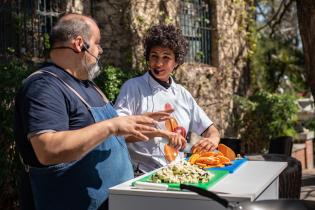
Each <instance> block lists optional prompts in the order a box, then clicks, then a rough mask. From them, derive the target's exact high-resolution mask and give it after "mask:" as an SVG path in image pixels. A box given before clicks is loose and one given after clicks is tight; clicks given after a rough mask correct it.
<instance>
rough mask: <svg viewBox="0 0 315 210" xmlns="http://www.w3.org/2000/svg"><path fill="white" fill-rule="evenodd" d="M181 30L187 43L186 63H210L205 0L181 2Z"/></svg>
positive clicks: (207, 9)
mask: <svg viewBox="0 0 315 210" xmlns="http://www.w3.org/2000/svg"><path fill="white" fill-rule="evenodd" d="M180 24H181V29H182V32H183V34H184V36H185V37H186V39H187V41H188V43H189V50H188V53H187V56H186V58H185V61H186V62H198V63H206V64H210V63H211V60H210V58H211V55H210V52H211V45H210V44H211V42H210V41H211V37H210V35H211V34H210V5H209V2H208V1H206V0H182V1H181V12H180Z"/></svg>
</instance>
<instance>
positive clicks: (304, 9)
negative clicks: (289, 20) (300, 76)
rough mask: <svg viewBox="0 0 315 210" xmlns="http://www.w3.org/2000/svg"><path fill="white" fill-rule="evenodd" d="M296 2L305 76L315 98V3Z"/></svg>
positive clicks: (308, 0) (301, 0) (303, 0)
mask: <svg viewBox="0 0 315 210" xmlns="http://www.w3.org/2000/svg"><path fill="white" fill-rule="evenodd" d="M296 2H297V16H298V21H299V28H300V34H301V38H302V43H303V50H304V58H305V71H306V72H305V73H306V74H305V75H306V79H307V84H308V85H309V87H310V88H311V91H312V95H313V98H315V1H314V0H296Z"/></svg>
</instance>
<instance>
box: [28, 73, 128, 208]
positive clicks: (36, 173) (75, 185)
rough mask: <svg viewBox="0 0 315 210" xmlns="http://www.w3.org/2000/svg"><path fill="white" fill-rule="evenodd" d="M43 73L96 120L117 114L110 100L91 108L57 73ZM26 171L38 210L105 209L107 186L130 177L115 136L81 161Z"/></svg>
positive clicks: (125, 152) (120, 143)
mask: <svg viewBox="0 0 315 210" xmlns="http://www.w3.org/2000/svg"><path fill="white" fill-rule="evenodd" d="M42 72H45V73H49V74H51V75H53V76H54V77H56V78H57V79H59V80H60V81H62V82H63V83H64V84H65V85H66V86H67V87H68V88H70V89H71V91H72V92H73V93H74V94H75V95H77V96H78V97H79V98H80V100H81V101H82V102H83V103H84V104H85V105H86V106H87V108H88V109H89V111H90V112H91V114H92V115H93V118H94V120H95V122H99V121H102V120H106V119H111V118H113V117H116V116H117V113H116V111H115V109H114V108H113V107H112V105H111V104H110V103H106V105H104V106H103V107H91V106H90V105H89V104H88V103H87V102H86V101H85V100H84V99H83V98H82V97H81V96H80V95H79V94H78V93H77V92H76V91H75V90H74V89H72V88H71V87H70V86H69V85H68V84H67V83H66V82H64V81H63V80H62V79H61V78H59V77H58V76H57V75H55V74H54V73H52V72H47V71H42ZM95 88H96V87H95ZM96 90H97V91H98V92H99V93H100V94H101V95H102V96H103V97H105V96H104V95H103V94H102V93H101V91H100V90H98V89H97V88H96ZM104 100H106V99H105V98H104ZM28 170H29V175H30V182H31V187H32V191H33V196H34V202H35V206H36V209H38V210H41V209H43V210H50V209H51V210H57V209H58V210H63V209H67V210H68V209H69V210H70V209H75V210H79V209H84V210H86V209H88V210H94V209H103V208H104V209H107V204H108V200H107V199H108V196H109V188H110V187H112V186H114V185H117V184H120V183H122V182H124V181H127V180H129V179H132V178H133V169H132V165H131V162H130V157H129V153H128V150H127V146H126V142H125V140H124V138H122V137H118V136H110V137H108V138H107V139H105V140H104V141H103V142H102V143H101V144H100V145H98V146H97V147H96V148H95V149H93V150H92V151H91V152H89V153H88V154H87V155H85V156H84V157H83V158H82V159H80V160H77V161H73V162H69V163H61V164H57V165H52V166H48V167H44V168H36V167H30V166H28Z"/></svg>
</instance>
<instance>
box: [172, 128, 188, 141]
mask: <svg viewBox="0 0 315 210" xmlns="http://www.w3.org/2000/svg"><path fill="white" fill-rule="evenodd" d="M173 132H175V133H179V134H180V135H182V137H184V138H186V129H185V128H184V127H182V126H177V127H175V129H174V130H173Z"/></svg>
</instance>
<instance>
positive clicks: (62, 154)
mask: <svg viewBox="0 0 315 210" xmlns="http://www.w3.org/2000/svg"><path fill="white" fill-rule="evenodd" d="M114 132H115V131H114V128H113V125H112V124H111V121H109V120H106V121H102V122H98V123H95V124H93V125H90V126H87V127H85V128H81V129H78V130H71V131H59V132H53V133H52V132H49V133H43V134H39V135H35V136H33V137H32V138H31V140H30V141H31V144H32V146H33V148H34V151H35V154H36V156H37V158H38V160H39V161H40V162H41V163H42V164H43V165H50V164H58V163H63V162H70V161H74V160H78V159H80V158H82V157H83V156H84V155H85V154H86V153H88V152H89V151H90V150H92V149H93V148H95V147H96V146H97V145H98V144H100V143H101V142H102V141H103V139H105V138H107V137H109V136H110V135H112V134H113V133H114Z"/></svg>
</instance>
